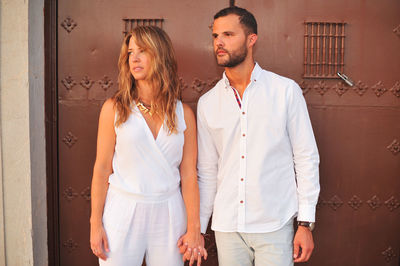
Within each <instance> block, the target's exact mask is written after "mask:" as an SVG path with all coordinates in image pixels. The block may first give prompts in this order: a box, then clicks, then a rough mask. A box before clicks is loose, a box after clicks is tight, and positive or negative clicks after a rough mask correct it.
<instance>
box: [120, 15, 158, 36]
mask: <svg viewBox="0 0 400 266" xmlns="http://www.w3.org/2000/svg"><path fill="white" fill-rule="evenodd" d="M122 20H123V21H124V30H123V33H124V35H126V34H127V33H128V32H130V31H131V30H133V29H134V28H136V27H137V26H145V25H151V26H157V27H160V28H162V26H163V22H164V19H163V18H144V19H143V18H124V19H122Z"/></svg>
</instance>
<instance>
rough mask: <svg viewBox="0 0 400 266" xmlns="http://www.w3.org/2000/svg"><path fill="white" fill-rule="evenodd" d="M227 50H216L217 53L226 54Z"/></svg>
mask: <svg viewBox="0 0 400 266" xmlns="http://www.w3.org/2000/svg"><path fill="white" fill-rule="evenodd" d="M227 53H228V52H227V51H226V50H223V49H218V50H217V55H223V54H227Z"/></svg>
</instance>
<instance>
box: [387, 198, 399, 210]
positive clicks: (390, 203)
mask: <svg viewBox="0 0 400 266" xmlns="http://www.w3.org/2000/svg"><path fill="white" fill-rule="evenodd" d="M385 205H386V207H388V209H389V210H390V211H391V212H392V211H394V210H395V209H397V208H398V207H399V206H400V202H399V201H398V200H397V199H396V198H395V197H393V196H391V197H390V199H388V200H387V201H385Z"/></svg>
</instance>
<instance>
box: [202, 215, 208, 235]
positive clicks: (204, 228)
mask: <svg viewBox="0 0 400 266" xmlns="http://www.w3.org/2000/svg"><path fill="white" fill-rule="evenodd" d="M209 220H210V218H206V217H200V230H201V233H202V234H205V233H206V231H207V227H208V221H209Z"/></svg>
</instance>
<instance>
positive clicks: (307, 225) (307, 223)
mask: <svg viewBox="0 0 400 266" xmlns="http://www.w3.org/2000/svg"><path fill="white" fill-rule="evenodd" d="M297 225H298V226H304V227H307V228H308V230H310V231H312V230H314V227H315V223H313V222H304V221H297Z"/></svg>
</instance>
